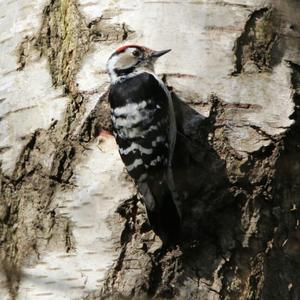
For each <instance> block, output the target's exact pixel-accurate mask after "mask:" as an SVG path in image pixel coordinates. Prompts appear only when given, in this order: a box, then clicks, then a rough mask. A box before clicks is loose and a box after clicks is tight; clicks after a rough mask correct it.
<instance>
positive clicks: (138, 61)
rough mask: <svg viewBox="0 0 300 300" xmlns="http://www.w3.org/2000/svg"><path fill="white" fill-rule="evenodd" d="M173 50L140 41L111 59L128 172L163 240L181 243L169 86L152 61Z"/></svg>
mask: <svg viewBox="0 0 300 300" xmlns="http://www.w3.org/2000/svg"><path fill="white" fill-rule="evenodd" d="M169 51H171V50H170V49H168V50H163V51H154V50H151V49H149V48H146V47H142V46H138V45H126V46H122V47H120V48H118V49H117V50H116V51H115V52H114V53H113V54H112V55H111V56H110V58H109V59H108V62H107V69H108V73H109V76H110V80H111V85H110V91H109V102H110V107H111V119H112V124H113V133H114V136H115V138H116V142H117V144H118V146H119V153H120V156H121V159H122V161H123V162H124V164H125V166H126V169H127V171H128V173H129V175H130V176H131V177H132V178H133V180H134V181H135V183H136V185H137V188H138V190H139V192H140V194H141V195H142V197H143V200H144V203H145V206H146V211H147V215H148V220H149V222H150V224H151V226H152V228H153V230H154V232H155V233H156V234H157V235H158V236H160V238H161V239H162V241H163V242H164V243H167V244H169V243H177V242H178V239H179V235H180V220H181V213H180V208H179V206H180V205H179V201H178V195H177V193H176V189H175V185H174V180H173V174H172V169H171V164H172V158H173V152H174V146H175V141H176V123H175V116H174V109H173V104H172V99H171V95H170V93H169V90H168V89H167V87H166V86H165V84H164V83H163V82H162V80H161V79H160V78H159V77H158V76H157V75H156V74H155V73H154V63H155V62H156V60H157V59H158V58H159V57H161V56H162V55H164V54H166V53H168V52H169Z"/></svg>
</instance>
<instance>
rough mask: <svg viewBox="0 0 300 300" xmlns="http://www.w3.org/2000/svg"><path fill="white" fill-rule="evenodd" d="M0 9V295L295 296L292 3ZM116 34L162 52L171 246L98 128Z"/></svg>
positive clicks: (296, 84)
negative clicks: (176, 236) (175, 211)
mask: <svg viewBox="0 0 300 300" xmlns="http://www.w3.org/2000/svg"><path fill="white" fill-rule="evenodd" d="M0 7H1V10H0V23H1V29H2V30H1V33H0V49H1V57H0V66H1V69H0V71H1V78H0V82H1V84H0V114H1V117H0V137H1V138H0V161H1V165H0V166H1V170H0V182H1V186H0V189H1V199H0V266H1V269H0V299H7V300H8V299H19V300H44V299H86V300H92V299H150V298H156V299H166V298H174V299H203V300H206V299H207V300H219V299H228V300H229V299H264V300H271V299H272V300H273V299H278V300H282V299H293V300H298V299H300V227H299V226H300V224H299V218H300V214H299V206H300V198H299V194H300V176H299V175H300V108H299V107H300V3H299V1H298V0H269V1H267V0H243V1H242V0H227V1H225V0H219V1H213V0H198V1H192V0H189V1H184V0H178V1H173V0H165V1H158V0H149V1H146V0H133V1H129V0H125V1H119V0H116V1H111V0H102V1H100V0H47V1H46V0H34V1H29V0H24V1H16V0H11V1H7V2H5V1H2V3H0ZM125 43H130V44H131V43H133V44H135V43H136V44H141V45H145V46H147V47H150V48H153V49H157V50H161V49H166V48H172V49H173V51H172V52H171V53H170V54H168V56H166V57H164V58H163V59H161V61H159V62H158V64H157V73H158V74H159V75H160V76H161V77H162V78H163V80H164V81H165V83H166V84H167V85H168V87H169V89H170V90H171V91H172V96H173V101H174V105H175V111H176V120H177V126H178V135H177V144H176V150H175V157H174V164H173V171H174V174H175V181H176V186H177V189H178V191H179V193H180V196H181V199H182V210H183V211H182V213H183V224H182V226H183V235H182V241H181V243H180V245H178V247H176V248H174V249H164V248H162V245H161V241H160V240H159V238H158V237H157V236H155V235H154V233H153V232H152V231H151V228H150V226H149V224H148V222H147V218H146V215H145V210H144V206H143V204H142V201H141V199H139V196H138V195H137V192H136V189H135V187H134V185H133V183H132V182H131V180H130V178H129V177H128V175H127V174H126V172H125V170H124V167H123V164H122V162H121V160H120V157H119V155H118V151H117V147H116V144H115V141H114V139H113V138H112V137H103V135H101V136H99V133H100V132H101V130H103V129H105V130H108V131H110V130H111V123H110V116H109V105H108V103H107V91H108V85H109V82H108V76H107V74H106V70H105V64H106V61H107V59H108V57H109V55H110V53H111V52H112V51H113V50H114V49H115V48H116V47H117V46H119V45H121V44H125Z"/></svg>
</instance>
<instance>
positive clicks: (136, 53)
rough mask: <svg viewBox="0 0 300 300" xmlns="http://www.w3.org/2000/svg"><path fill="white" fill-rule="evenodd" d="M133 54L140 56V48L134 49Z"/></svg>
mask: <svg viewBox="0 0 300 300" xmlns="http://www.w3.org/2000/svg"><path fill="white" fill-rule="evenodd" d="M132 55H133V56H135V57H138V56H140V51H139V50H134V51H133V52H132Z"/></svg>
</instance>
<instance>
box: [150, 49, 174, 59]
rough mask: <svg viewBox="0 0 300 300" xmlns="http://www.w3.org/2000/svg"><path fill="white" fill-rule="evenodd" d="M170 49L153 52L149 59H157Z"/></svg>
mask: <svg viewBox="0 0 300 300" xmlns="http://www.w3.org/2000/svg"><path fill="white" fill-rule="evenodd" d="M171 50H172V49H168V50H161V51H153V52H152V53H151V58H158V57H160V56H162V55H165V54H167V53H168V52H170V51H171Z"/></svg>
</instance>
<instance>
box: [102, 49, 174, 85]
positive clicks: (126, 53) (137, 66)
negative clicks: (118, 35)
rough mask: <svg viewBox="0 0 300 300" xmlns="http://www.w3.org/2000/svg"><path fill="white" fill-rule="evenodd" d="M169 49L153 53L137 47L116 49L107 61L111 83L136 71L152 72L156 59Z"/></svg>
mask: <svg viewBox="0 0 300 300" xmlns="http://www.w3.org/2000/svg"><path fill="white" fill-rule="evenodd" d="M169 51H171V49H168V50H162V51H154V50H151V49H149V48H146V47H142V46H137V45H126V46H122V47H120V48H118V49H117V50H116V51H115V52H114V53H113V54H112V55H111V56H110V58H109V59H108V62H107V69H108V73H109V76H110V78H111V81H116V80H117V79H118V78H119V77H122V76H126V75H128V74H130V73H133V72H137V71H142V70H144V71H146V70H148V71H153V69H154V63H155V61H156V60H157V58H158V57H160V56H162V55H164V54H166V53H168V52H169Z"/></svg>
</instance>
